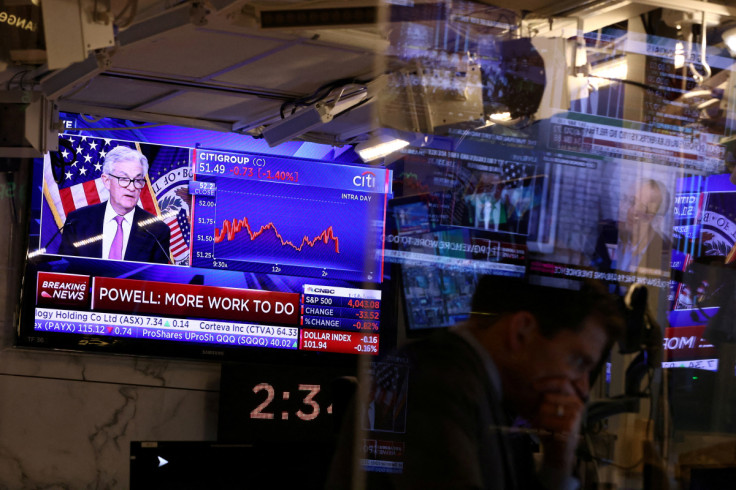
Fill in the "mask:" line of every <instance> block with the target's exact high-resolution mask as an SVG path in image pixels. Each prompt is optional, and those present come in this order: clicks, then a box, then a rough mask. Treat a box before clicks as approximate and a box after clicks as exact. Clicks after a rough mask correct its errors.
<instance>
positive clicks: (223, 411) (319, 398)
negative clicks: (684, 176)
mask: <svg viewBox="0 0 736 490" xmlns="http://www.w3.org/2000/svg"><path fill="white" fill-rule="evenodd" d="M353 374H354V373H352V372H351V371H350V370H346V369H335V368H317V367H304V366H282V365H279V366H276V365H251V364H230V363H225V364H223V367H222V378H221V385H220V416H219V427H218V432H219V439H220V440H223V441H230V442H234V441H241V442H242V441H247V440H253V439H261V438H263V439H268V440H274V439H276V440H278V439H281V440H326V439H327V438H329V437H330V436H332V434H333V433H334V430H335V429H336V427H335V426H334V424H335V422H334V416H335V415H336V414H334V407H333V402H332V400H333V395H334V394H335V393H334V392H333V391H334V389H335V388H334V387H335V386H336V384H335V382H336V380H338V379H340V378H344V377H345V376H350V375H353ZM337 395H338V396H340V395H341V394H340V393H338V394H337ZM342 395H345V394H342ZM348 395H350V394H348ZM343 398H344V396H343ZM338 415H339V414H338Z"/></svg>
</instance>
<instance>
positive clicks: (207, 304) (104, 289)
mask: <svg viewBox="0 0 736 490" xmlns="http://www.w3.org/2000/svg"><path fill="white" fill-rule="evenodd" d="M89 280H90V278H89V277H87V276H78V275H72V274H58V273H51V272H39V273H38V285H39V286H38V288H37V296H36V304H37V305H38V306H47V307H54V306H73V307H77V308H86V307H87V306H88V305H90V302H91V308H90V309H91V310H93V311H112V312H125V313H135V314H165V315H173V316H182V317H194V318H214V319H222V320H237V321H242V322H270V323H279V324H286V325H297V324H298V323H299V294H297V293H281V292H271V291H256V290H247V289H246V290H241V289H232V288H225V287H215V286H200V285H192V284H175V283H165V282H150V281H140V280H136V279H116V278H110V277H92V278H91V287H89ZM85 281H87V282H85Z"/></svg>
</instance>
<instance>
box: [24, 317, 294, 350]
mask: <svg viewBox="0 0 736 490" xmlns="http://www.w3.org/2000/svg"><path fill="white" fill-rule="evenodd" d="M34 328H35V330H38V331H45V332H60V333H74V334H82V335H100V336H110V337H127V338H136V339H154V340H177V341H181V342H197V343H208V344H222V345H233V346H253V347H269V348H274V349H296V348H297V345H298V342H297V341H298V338H299V329H297V328H294V327H281V326H270V325H253V324H247V323H236V322H218V321H212V320H195V319H188V318H171V317H159V316H148V315H130V314H122V313H104V312H95V311H71V310H60V309H53V308H36V318H35V327H34Z"/></svg>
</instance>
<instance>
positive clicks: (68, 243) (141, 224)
mask: <svg viewBox="0 0 736 490" xmlns="http://www.w3.org/2000/svg"><path fill="white" fill-rule="evenodd" d="M147 172H148V159H147V158H146V157H145V156H144V155H143V154H142V153H140V152H138V151H136V150H134V149H131V148H127V147H125V146H118V147H116V148H114V149H112V150H111V151H110V152H108V154H107V155H106V156H105V162H104V164H103V167H102V183H103V185H104V186H105V188H106V189H107V190H108V191H109V192H110V199H109V200H108V201H106V202H103V203H100V204H95V205H92V206H86V207H83V208H80V209H77V210H76V211H72V212H71V213H69V215H68V216H67V217H66V222H65V224H64V228H63V232H62V238H61V245H60V246H59V253H60V254H62V255H77V256H82V257H93V258H105V259H112V260H130V261H138V262H155V263H160V264H169V263H171V261H170V258H169V257H170V255H169V241H170V238H171V232H170V231H169V227H168V226H167V225H166V224H165V223H163V222H162V221H161V220H160V218H158V217H156V216H154V215H152V214H151V213H149V212H147V211H145V210H143V209H142V208H140V207H139V206H138V205H137V204H138V200H139V198H140V195H141V189H143V187H145V185H146V179H145V175H146V173H147Z"/></svg>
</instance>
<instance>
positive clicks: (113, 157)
mask: <svg viewBox="0 0 736 490" xmlns="http://www.w3.org/2000/svg"><path fill="white" fill-rule="evenodd" d="M128 160H134V161H139V162H140V163H141V166H142V167H143V175H147V174H148V158H146V156H145V155H144V154H143V153H141V152H139V151H138V150H134V149H133V148H128V147H127V146H122V145H121V146H116V147H115V148H113V149H112V150H110V151H109V152H107V155H105V162H104V163H103V164H102V173H103V174H107V175H112V172H113V171H114V169H116V168H117V164H118V162H124V161H128Z"/></svg>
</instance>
